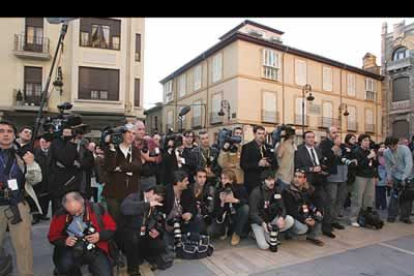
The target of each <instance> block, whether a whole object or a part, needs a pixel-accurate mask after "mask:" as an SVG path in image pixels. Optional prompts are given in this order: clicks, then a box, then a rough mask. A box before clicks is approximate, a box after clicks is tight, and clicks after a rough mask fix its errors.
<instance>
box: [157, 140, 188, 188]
mask: <svg viewBox="0 0 414 276" xmlns="http://www.w3.org/2000/svg"><path fill="white" fill-rule="evenodd" d="M183 149H184V145H183V137H182V136H181V135H179V134H173V133H168V134H167V135H166V136H165V139H164V146H163V151H162V162H161V169H160V170H161V179H160V181H161V184H163V185H171V184H173V183H174V172H175V171H176V170H178V169H179V168H180V167H182V165H183V162H185V160H184V159H183V158H182V152H183Z"/></svg>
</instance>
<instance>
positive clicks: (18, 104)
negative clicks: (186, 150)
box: [0, 17, 145, 136]
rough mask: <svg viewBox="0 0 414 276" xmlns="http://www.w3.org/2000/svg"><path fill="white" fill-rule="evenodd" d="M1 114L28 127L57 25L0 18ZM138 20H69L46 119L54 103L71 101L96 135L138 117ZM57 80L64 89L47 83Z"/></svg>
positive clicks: (140, 47)
mask: <svg viewBox="0 0 414 276" xmlns="http://www.w3.org/2000/svg"><path fill="white" fill-rule="evenodd" d="M0 25H1V27H0V33H1V36H2V38H3V39H4V40H3V43H1V46H0V66H1V67H0V72H1V74H0V81H1V83H2V90H3V92H2V93H0V117H2V118H5V119H9V120H12V121H14V122H15V123H16V124H17V125H22V124H25V125H27V124H29V125H30V124H31V123H33V122H34V118H35V116H36V113H37V111H38V109H39V104H40V96H41V93H42V90H43V89H44V86H45V83H46V80H47V77H48V74H49V70H50V67H51V64H52V60H53V55H54V53H55V49H56V46H57V43H58V38H59V34H60V30H61V25H55V24H50V23H49V22H48V21H47V20H46V19H45V18H41V17H39V18H34V17H27V18H1V19H0ZM144 40H145V23H144V18H77V19H75V20H73V21H70V22H69V23H68V30H67V33H66V37H65V39H64V42H63V51H61V52H60V53H59V56H58V59H57V62H56V67H55V72H53V75H52V83H51V85H50V89H49V97H48V100H47V103H46V106H45V108H44V111H45V113H46V114H45V115H46V116H53V115H56V114H57V113H58V109H57V107H56V106H57V105H58V104H61V103H63V102H70V103H71V104H73V108H72V110H71V112H73V113H76V114H80V115H82V117H83V119H84V122H85V123H87V124H89V125H90V126H91V130H92V132H91V135H92V136H99V130H100V129H102V128H103V127H105V126H106V125H115V124H120V123H122V122H124V121H125V120H129V119H135V118H144V115H143V111H144V110H143V93H142V91H143V89H142V88H143V79H144V71H143V70H144V60H143V56H144V47H143V45H144ZM59 74H60V75H61V76H62V81H63V88H62V91H59V89H56V87H54V86H53V81H55V80H56V77H57V76H58V75H59Z"/></svg>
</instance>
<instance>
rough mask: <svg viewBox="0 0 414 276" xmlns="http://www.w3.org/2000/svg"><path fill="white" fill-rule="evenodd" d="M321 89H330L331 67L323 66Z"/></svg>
mask: <svg viewBox="0 0 414 276" xmlns="http://www.w3.org/2000/svg"><path fill="white" fill-rule="evenodd" d="M323 90H325V91H332V68H330V67H323Z"/></svg>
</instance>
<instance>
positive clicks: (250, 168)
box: [240, 140, 277, 190]
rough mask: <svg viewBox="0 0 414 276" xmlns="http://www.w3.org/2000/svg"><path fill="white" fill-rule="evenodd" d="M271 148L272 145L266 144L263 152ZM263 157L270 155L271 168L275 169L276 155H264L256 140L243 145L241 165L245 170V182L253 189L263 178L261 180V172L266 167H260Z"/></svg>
mask: <svg viewBox="0 0 414 276" xmlns="http://www.w3.org/2000/svg"><path fill="white" fill-rule="evenodd" d="M270 149H271V146H270V145H267V144H266V145H264V147H263V153H264V155H265V153H266V152H267V153H269V152H270ZM263 157H270V159H269V160H270V163H271V168H272V169H275V168H276V166H277V163H276V158H275V155H274V154H273V156H270V154H268V155H267V156H262V153H261V151H260V147H259V145H258V144H257V142H256V141H255V140H253V141H251V142H249V143H247V144H245V145H243V147H242V151H241V156H240V166H241V168H242V169H243V171H244V182H245V184H246V185H248V186H249V187H250V189H251V190H253V189H254V188H255V187H257V186H258V185H259V184H260V182H261V180H260V174H261V173H262V171H263V170H265V169H266V168H263V167H259V161H260V160H261V159H262V158H263Z"/></svg>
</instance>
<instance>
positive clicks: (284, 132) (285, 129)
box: [272, 125, 296, 148]
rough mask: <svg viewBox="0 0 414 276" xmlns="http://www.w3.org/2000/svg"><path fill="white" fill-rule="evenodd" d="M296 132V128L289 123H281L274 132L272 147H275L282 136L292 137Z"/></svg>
mask: <svg viewBox="0 0 414 276" xmlns="http://www.w3.org/2000/svg"><path fill="white" fill-rule="evenodd" d="M295 134H296V130H295V129H294V128H293V127H292V126H289V125H281V126H279V127H278V128H276V129H275V130H274V131H273V132H272V147H273V148H275V147H276V144H278V143H280V141H281V140H282V138H286V137H291V136H294V135H295Z"/></svg>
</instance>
